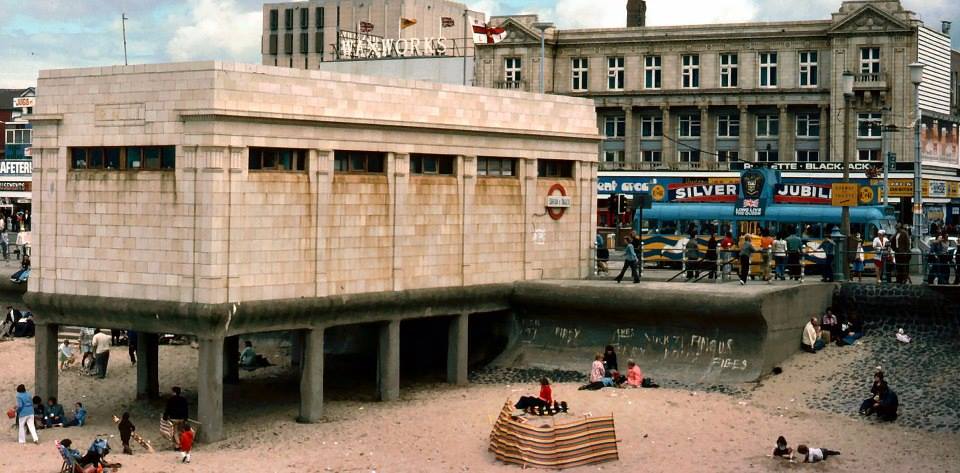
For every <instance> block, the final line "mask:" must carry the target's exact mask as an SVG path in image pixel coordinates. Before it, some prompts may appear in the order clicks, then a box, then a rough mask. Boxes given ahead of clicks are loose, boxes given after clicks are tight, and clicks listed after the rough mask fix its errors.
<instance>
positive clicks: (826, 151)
mask: <svg viewBox="0 0 960 473" xmlns="http://www.w3.org/2000/svg"><path fill="white" fill-rule="evenodd" d="M830 128H831V126H830V106H829V105H827V104H822V105H820V161H830ZM894 134H896V133H894ZM884 159H886V158H884Z"/></svg>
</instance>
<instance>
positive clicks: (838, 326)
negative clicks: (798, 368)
mask: <svg viewBox="0 0 960 473" xmlns="http://www.w3.org/2000/svg"><path fill="white" fill-rule="evenodd" d="M863 334H864V332H863V320H862V319H861V318H860V317H859V316H858V315H857V314H856V313H855V312H851V313H850V314H849V315H848V316H847V317H846V319H845V320H843V321H842V322H841V321H840V319H839V318H838V317H837V315H836V314H834V313H833V309H832V308H830V307H827V310H825V311H824V313H823V315H822V316H820V317H811V318H810V320H809V321H807V324H806V325H805V326H804V327H803V334H802V335H801V337H800V348H801V349H802V350H803V351H805V352H807V353H816V352H818V351H820V350H822V349H823V348H824V347H826V346H827V344H828V343H835V344H836V345H837V346H840V347H842V346H846V345H853V344H855V343H856V342H857V340H859V339H861V338H862V337H863Z"/></svg>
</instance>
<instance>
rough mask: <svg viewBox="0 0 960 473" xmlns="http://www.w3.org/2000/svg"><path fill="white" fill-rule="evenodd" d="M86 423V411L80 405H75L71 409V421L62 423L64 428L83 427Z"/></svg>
mask: <svg viewBox="0 0 960 473" xmlns="http://www.w3.org/2000/svg"><path fill="white" fill-rule="evenodd" d="M86 423H87V410H86V409H84V408H83V404H82V403H79V402H78V403H77V404H76V405H75V406H74V408H73V419H70V420H68V421H67V422H64V423H63V426H64V427H73V426H77V427H83V424H86Z"/></svg>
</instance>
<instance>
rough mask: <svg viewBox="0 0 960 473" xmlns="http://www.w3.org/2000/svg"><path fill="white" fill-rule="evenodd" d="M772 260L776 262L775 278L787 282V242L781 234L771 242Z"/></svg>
mask: <svg viewBox="0 0 960 473" xmlns="http://www.w3.org/2000/svg"><path fill="white" fill-rule="evenodd" d="M773 260H774V262H776V265H777V266H776V273H775V274H776V278H777V279H779V280H781V281H786V280H787V240H785V239H784V237H783V233H780V234H779V235H777V239H776V240H773Z"/></svg>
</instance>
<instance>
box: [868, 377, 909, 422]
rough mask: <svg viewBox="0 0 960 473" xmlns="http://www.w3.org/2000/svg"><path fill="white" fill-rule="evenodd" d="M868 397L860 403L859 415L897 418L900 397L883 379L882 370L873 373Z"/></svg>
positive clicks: (884, 418) (891, 419)
mask: <svg viewBox="0 0 960 473" xmlns="http://www.w3.org/2000/svg"><path fill="white" fill-rule="evenodd" d="M870 394H872V395H873V396H871V397H870V398H867V399H864V400H863V402H862V403H860V415H864V416H868V417H869V416H871V415H873V414H877V417H879V418H880V419H882V420H886V421H894V420H897V410H898V409H899V407H900V399H899V398H898V397H897V393H895V392H894V391H893V390H892V389H890V386H889V385H888V384H887V382H886V381H885V380H884V379H883V372H882V371H877V372H876V374H874V375H873V385H872V386H871V387H870Z"/></svg>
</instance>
